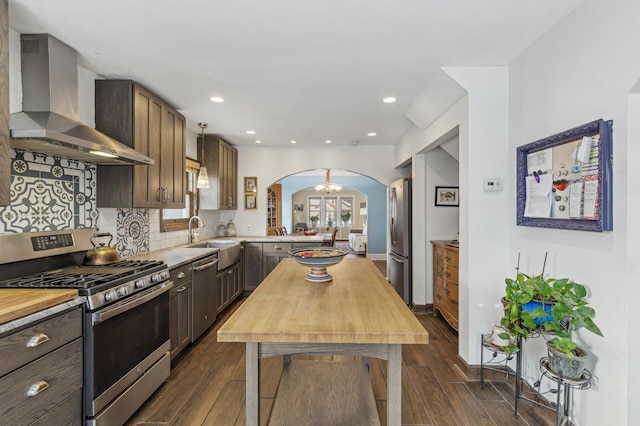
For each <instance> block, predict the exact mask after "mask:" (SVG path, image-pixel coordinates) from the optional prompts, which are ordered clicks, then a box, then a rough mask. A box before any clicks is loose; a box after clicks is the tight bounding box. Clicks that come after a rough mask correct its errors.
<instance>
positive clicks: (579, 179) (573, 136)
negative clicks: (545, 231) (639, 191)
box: [516, 119, 613, 232]
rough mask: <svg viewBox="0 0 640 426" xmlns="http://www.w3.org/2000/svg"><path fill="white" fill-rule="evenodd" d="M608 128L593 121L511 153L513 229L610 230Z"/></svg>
mask: <svg viewBox="0 0 640 426" xmlns="http://www.w3.org/2000/svg"><path fill="white" fill-rule="evenodd" d="M612 134H613V122H612V121H610V120H609V121H605V120H602V119H600V120H596V121H592V122H591V123H587V124H583V125H581V126H578V127H574V128H573V129H569V130H566V131H564V132H561V133H557V134H555V135H552V136H549V137H546V138H544V139H540V140H537V141H535V142H531V143H529V144H526V145H522V146H520V147H518V149H517V172H518V175H517V179H518V182H517V190H518V198H517V204H518V210H517V217H516V218H517V224H518V225H520V226H535V227H541V228H558V229H572V230H577V231H595V232H602V231H611V230H612V229H613V201H612V200H613V197H612V194H613V179H612V176H613V170H612V164H613V148H612Z"/></svg>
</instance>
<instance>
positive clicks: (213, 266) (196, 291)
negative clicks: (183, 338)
mask: <svg viewBox="0 0 640 426" xmlns="http://www.w3.org/2000/svg"><path fill="white" fill-rule="evenodd" d="M217 272H218V253H215V254H212V255H210V256H207V257H205V258H202V259H200V260H197V261H195V262H193V263H192V264H191V286H192V292H191V297H192V306H193V309H192V311H191V312H192V321H191V327H192V328H191V342H194V341H195V340H196V339H197V338H198V337H200V336H201V335H202V333H204V332H205V331H206V330H207V329H208V328H209V327H211V325H212V324H213V323H214V322H215V320H216V311H217V306H218V300H217V297H218V294H217V293H218V292H217V291H216V289H217V288H218V283H217V278H216V275H217Z"/></svg>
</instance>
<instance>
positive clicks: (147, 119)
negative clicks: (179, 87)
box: [96, 80, 186, 208]
mask: <svg viewBox="0 0 640 426" xmlns="http://www.w3.org/2000/svg"><path fill="white" fill-rule="evenodd" d="M96 129H98V130H100V131H102V132H104V133H105V134H107V135H108V136H111V137H112V138H115V139H117V140H119V141H121V142H123V143H124V144H125V145H128V146H130V147H132V148H134V149H135V150H137V151H139V152H141V153H143V154H145V155H147V156H149V157H151V158H153V160H154V161H155V164H154V165H152V166H99V167H98V174H97V178H98V179H97V180H98V193H97V204H98V207H128V208H131V207H139V208H184V205H185V201H184V191H185V154H186V127H185V118H184V116H182V114H180V113H179V112H177V111H176V110H175V109H174V108H172V107H171V106H169V105H168V104H167V103H165V102H164V101H162V99H160V98H159V97H157V96H156V95H154V94H153V93H151V92H150V91H148V90H146V89H145V88H144V87H142V86H140V85H139V84H136V83H135V82H133V81H131V80H96Z"/></svg>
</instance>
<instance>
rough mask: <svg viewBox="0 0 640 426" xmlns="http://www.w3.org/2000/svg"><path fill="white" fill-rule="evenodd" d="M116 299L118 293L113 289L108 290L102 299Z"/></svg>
mask: <svg viewBox="0 0 640 426" xmlns="http://www.w3.org/2000/svg"><path fill="white" fill-rule="evenodd" d="M117 299H118V294H117V293H116V292H115V291H113V290H109V291H108V292H106V293H105V295H104V300H106V301H107V302H113V301H114V300H117Z"/></svg>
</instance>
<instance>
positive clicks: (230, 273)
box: [218, 262, 244, 314]
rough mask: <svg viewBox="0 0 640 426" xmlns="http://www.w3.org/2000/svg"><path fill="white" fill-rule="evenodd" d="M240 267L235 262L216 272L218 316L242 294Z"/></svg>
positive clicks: (238, 263) (239, 264)
mask: <svg viewBox="0 0 640 426" xmlns="http://www.w3.org/2000/svg"><path fill="white" fill-rule="evenodd" d="M241 266H242V265H241V262H237V263H235V264H234V265H233V266H231V267H229V268H226V269H225V270H223V271H220V272H218V314H219V313H220V312H222V311H223V310H224V309H225V308H226V307H227V306H229V304H230V303H231V302H233V301H234V300H236V298H237V297H238V296H240V294H242V291H243V289H244V286H243V285H242V281H241V273H240V270H241Z"/></svg>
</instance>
